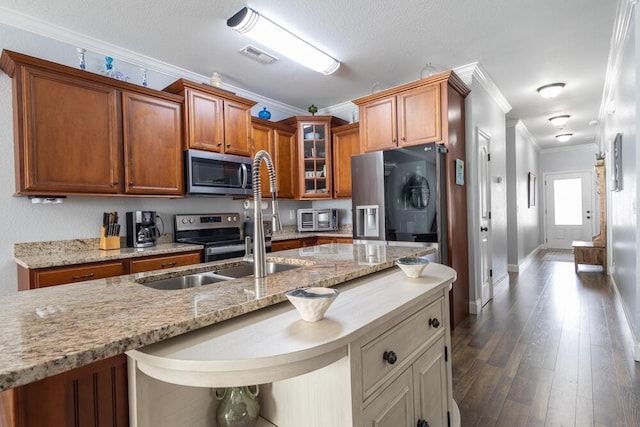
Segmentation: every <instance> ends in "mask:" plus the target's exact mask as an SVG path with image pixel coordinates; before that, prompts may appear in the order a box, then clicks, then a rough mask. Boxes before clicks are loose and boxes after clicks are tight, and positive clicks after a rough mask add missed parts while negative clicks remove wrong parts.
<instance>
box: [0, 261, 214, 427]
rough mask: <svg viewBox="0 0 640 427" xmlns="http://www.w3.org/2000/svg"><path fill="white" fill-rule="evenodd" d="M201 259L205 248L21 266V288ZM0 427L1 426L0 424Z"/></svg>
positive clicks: (77, 280)
mask: <svg viewBox="0 0 640 427" xmlns="http://www.w3.org/2000/svg"><path fill="white" fill-rule="evenodd" d="M200 262H202V251H189V252H182V253H179V254H171V255H153V256H147V257H137V258H126V259H120V260H113V261H101V262H92V263H86V264H75V265H68V266H63V267H47V268H34V269H27V268H24V267H22V266H18V290H20V291H25V290H28V289H37V288H44V287H47V286H55V285H62V284H65V283H77V282H84V281H87V280H95V279H106V278H108V277H115V276H122V275H124V274H133V273H142V272H144V271H152V270H160V269H163V268H174V267H181V266H183V265H191V264H198V263H200ZM0 427H2V426H1V425H0Z"/></svg>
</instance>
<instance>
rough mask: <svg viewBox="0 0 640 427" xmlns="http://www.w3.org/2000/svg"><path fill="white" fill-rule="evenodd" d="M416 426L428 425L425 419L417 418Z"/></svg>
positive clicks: (425, 426)
mask: <svg viewBox="0 0 640 427" xmlns="http://www.w3.org/2000/svg"><path fill="white" fill-rule="evenodd" d="M418 427H429V423H428V422H427V420H418Z"/></svg>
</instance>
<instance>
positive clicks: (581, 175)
mask: <svg viewBox="0 0 640 427" xmlns="http://www.w3.org/2000/svg"><path fill="white" fill-rule="evenodd" d="M592 180H593V173H592V172H590V171H583V172H569V173H554V174H548V175H547V176H546V178H545V206H546V209H545V223H546V230H545V231H546V239H547V240H546V246H547V248H554V249H570V248H571V243H572V242H573V241H575V240H584V241H588V242H590V241H592V240H593V228H592V218H593V214H594V212H593V204H592V201H591V200H592V193H593V184H592V183H593V181H592Z"/></svg>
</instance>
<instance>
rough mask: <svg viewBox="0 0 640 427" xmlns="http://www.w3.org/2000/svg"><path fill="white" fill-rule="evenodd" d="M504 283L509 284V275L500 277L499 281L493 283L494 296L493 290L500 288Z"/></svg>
mask: <svg viewBox="0 0 640 427" xmlns="http://www.w3.org/2000/svg"><path fill="white" fill-rule="evenodd" d="M505 282H507V283H509V274H508V273H505V274H504V275H503V276H502V277H500V278H499V279H496V280H495V281H494V282H493V292H494V294H495V290H496V289H497V288H499V287H501V286H503V285H504V284H505Z"/></svg>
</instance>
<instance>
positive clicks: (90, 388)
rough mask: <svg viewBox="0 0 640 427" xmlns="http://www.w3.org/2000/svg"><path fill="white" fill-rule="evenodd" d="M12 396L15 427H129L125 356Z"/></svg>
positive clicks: (19, 390) (27, 387) (18, 390)
mask: <svg viewBox="0 0 640 427" xmlns="http://www.w3.org/2000/svg"><path fill="white" fill-rule="evenodd" d="M8 392H11V393H13V401H14V402H15V406H14V408H15V414H14V417H13V419H14V422H15V423H16V425H15V427H17V426H21V427H40V426H83V427H84V426H87V427H97V426H125V427H126V426H128V425H129V404H128V384H127V358H126V356H125V355H124V354H122V355H119V356H115V357H111V358H108V359H105V360H101V361H99V362H95V363H92V364H89V365H86V366H83V367H81V368H77V369H72V370H71V371H68V372H65V373H62V374H58V375H54V376H52V377H49V378H45V379H43V380H40V381H36V382H34V383H31V384H27V385H25V386H21V387H18V388H15V389H11V390H8ZM0 420H2V418H1V417H0ZM11 427H14V426H13V425H11Z"/></svg>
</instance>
